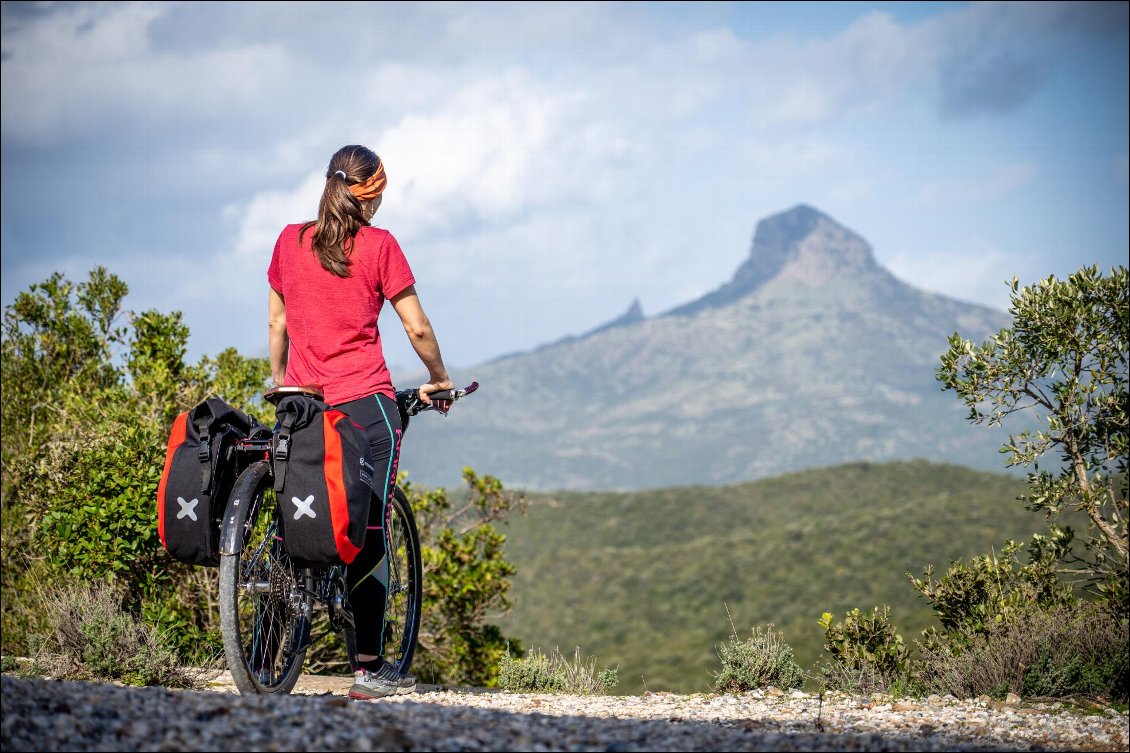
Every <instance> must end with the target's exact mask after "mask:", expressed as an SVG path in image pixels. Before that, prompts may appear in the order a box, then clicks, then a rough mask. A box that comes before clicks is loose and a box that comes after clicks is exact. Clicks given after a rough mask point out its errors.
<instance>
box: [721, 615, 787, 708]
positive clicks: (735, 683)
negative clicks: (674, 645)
mask: <svg viewBox="0 0 1130 753" xmlns="http://www.w3.org/2000/svg"><path fill="white" fill-rule="evenodd" d="M731 627H733V625H732V623H731ZM715 651H716V652H717V654H718V658H719V659H720V660H721V661H722V670H721V671H720V672H718V673H716V674H715V675H714V688H715V690H717V691H719V692H723V693H742V692H745V691H748V690H754V689H756V688H765V687H769V686H770V685H772V686H775V687H777V688H780V689H781V690H791V689H793V688H799V687H801V686H802V685H803V684H804V671H803V670H802V669H801V668H800V665H799V664H797V663H796V660H795V659H794V658H793V649H792V647H791V646H789V645H788V644H786V643H785V642H784V641H783V640H782V637H781V634H780V633H774V632H773V626H772V625H769V626H768V627H766V628H765V630H764V631H762V629H761V628H760V627H754V628H753V630H752V635H751V636H750V637H749V638H747V639H745V640H742V639H741V638H739V637H738V633H737V630H736V629H735V630H734V632H733V633H732V634H731V635H730V640H729V641H728V642H727V643H723V644H721V645H720V646H717V647H716V648H715Z"/></svg>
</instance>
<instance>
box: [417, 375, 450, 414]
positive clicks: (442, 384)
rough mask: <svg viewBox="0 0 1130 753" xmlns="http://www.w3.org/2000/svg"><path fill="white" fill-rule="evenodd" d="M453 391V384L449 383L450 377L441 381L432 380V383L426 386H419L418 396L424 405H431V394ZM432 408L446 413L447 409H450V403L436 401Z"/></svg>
mask: <svg viewBox="0 0 1130 753" xmlns="http://www.w3.org/2000/svg"><path fill="white" fill-rule="evenodd" d="M453 389H455V384H454V383H453V382H452V381H451V378H450V377H445V378H443V379H435V378H433V379H432V381H430V382H428V383H427V384H421V385H420V389H419V392H418V394H419V396H420V399H421V400H423V401H424V402H425V403H426V404H428V405H432V398H431V394H432V393H433V392H443V391H444V390H453ZM433 407H434V408H435V409H436V410H438V411H440V412H441V413H446V412H447V411H448V409H449V408H451V401H450V400H436V401H435V405H434V406H433Z"/></svg>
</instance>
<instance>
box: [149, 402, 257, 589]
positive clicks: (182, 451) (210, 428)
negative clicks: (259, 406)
mask: <svg viewBox="0 0 1130 753" xmlns="http://www.w3.org/2000/svg"><path fill="white" fill-rule="evenodd" d="M263 430H266V427H264V426H263V425H262V424H261V423H260V422H259V421H257V420H256V419H254V418H252V417H251V416H248V415H247V414H245V413H243V412H241V411H238V410H236V409H235V408H233V407H232V406H230V405H228V404H227V403H226V402H224V400H222V399H221V398H218V397H210V398H208V399H206V400H204V401H203V402H201V403H200V404H198V405H197V406H196V407H194V408H192V409H191V410H188V411H185V412H184V413H182V414H180V415H179V416H177V418H176V420H175V421H174V422H173V428H172V430H171V431H170V432H169V445H168V449H167V450H166V452H165V470H164V472H163V473H162V474H161V483H160V485H159V486H158V487H157V530H158V533H160V535H161V544H163V545H164V547H165V549H166V550H167V551H168V552H169V554H170V555H172V556H173V558H174V559H177V560H180V561H181V562H187V563H188V564H190V565H205V566H208V567H215V566H217V565H219V564H220V552H219V550H220V525H221V518H222V517H223V514H224V511H223V509H222V507H223V505H224V504H226V502H227V498H228V494H229V492H231V488H232V485H233V484H234V483H235V475H236V458H235V445H236V443H237V442H238V441H239V440H241V439H243V438H244V437H246V436H248V435H249V434H251V433H252V432H258V431H263Z"/></svg>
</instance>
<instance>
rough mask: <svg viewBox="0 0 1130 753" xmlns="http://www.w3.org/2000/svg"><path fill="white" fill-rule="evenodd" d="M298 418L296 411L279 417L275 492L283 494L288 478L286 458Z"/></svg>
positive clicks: (276, 443)
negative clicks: (292, 431)
mask: <svg viewBox="0 0 1130 753" xmlns="http://www.w3.org/2000/svg"><path fill="white" fill-rule="evenodd" d="M297 418H298V416H296V415H295V414H294V413H285V414H283V416H282V417H281V418H280V419H279V438H278V441H277V442H275V493H276V494H281V493H282V490H283V483H284V482H285V480H286V459H287V456H288V455H290V430H291V429H292V428H294V422H295V420H296V419H297Z"/></svg>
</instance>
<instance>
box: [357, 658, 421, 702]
mask: <svg viewBox="0 0 1130 753" xmlns="http://www.w3.org/2000/svg"><path fill="white" fill-rule="evenodd" d="M415 692H416V678H415V677H413V676H412V675H402V674H400V673H399V672H397V671H396V669H394V668H393V666H392V665H391V664H389V663H388V662H387V661H386V662H383V663H382V664H381V668H380V669H378V670H377V671H375V672H370V671H369V670H367V669H357V670H355V671H354V672H353V687H352V688H350V689H349V697H350V698H358V699H361V700H371V699H373V698H384V697H385V696H390V695H397V694H401V693H415Z"/></svg>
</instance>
